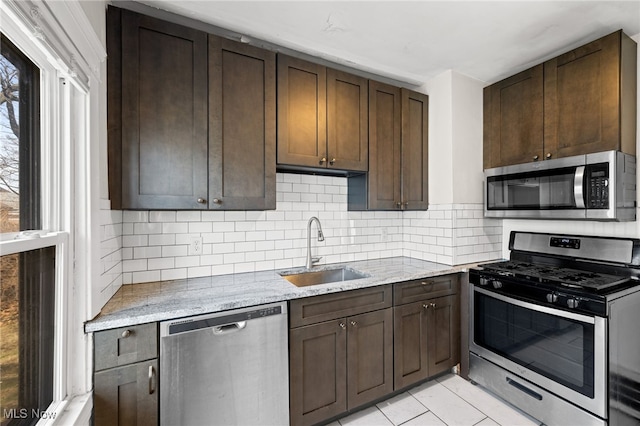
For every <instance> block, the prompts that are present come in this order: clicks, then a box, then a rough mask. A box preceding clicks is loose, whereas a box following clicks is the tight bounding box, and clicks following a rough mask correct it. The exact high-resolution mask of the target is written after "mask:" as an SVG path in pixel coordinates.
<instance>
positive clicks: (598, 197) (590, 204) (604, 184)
mask: <svg viewBox="0 0 640 426" xmlns="http://www.w3.org/2000/svg"><path fill="white" fill-rule="evenodd" d="M586 172H587V179H586V182H585V184H586V186H587V188H586V191H585V194H586V198H587V199H586V200H585V205H586V207H587V208H588V209H607V208H609V167H608V165H607V164H606V163H602V164H593V165H590V166H587V170H586Z"/></svg>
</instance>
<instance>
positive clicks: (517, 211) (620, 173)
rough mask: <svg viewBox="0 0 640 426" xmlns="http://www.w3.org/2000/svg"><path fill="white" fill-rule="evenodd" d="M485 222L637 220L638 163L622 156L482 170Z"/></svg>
mask: <svg viewBox="0 0 640 426" xmlns="http://www.w3.org/2000/svg"><path fill="white" fill-rule="evenodd" d="M484 213H485V216H486V217H497V218H531V219H584V220H609V221H633V220H635V219H636V158H635V156H633V155H629V154H624V153H622V152H618V151H606V152H599V153H595V154H587V155H578V156H574V157H566V158H558V159H554V160H546V161H540V162H533V163H526V164H518V165H514V166H506V167H497V168H494V169H486V170H485V171H484Z"/></svg>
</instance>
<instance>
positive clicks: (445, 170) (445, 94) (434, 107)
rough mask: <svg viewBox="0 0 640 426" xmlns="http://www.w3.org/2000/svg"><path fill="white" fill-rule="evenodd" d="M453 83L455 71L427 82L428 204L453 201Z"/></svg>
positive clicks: (444, 73) (447, 72)
mask: <svg viewBox="0 0 640 426" xmlns="http://www.w3.org/2000/svg"><path fill="white" fill-rule="evenodd" d="M452 85H453V71H445V72H443V73H442V74H440V75H438V76H436V77H434V78H432V79H431V80H429V81H428V82H427V84H425V89H426V90H425V92H426V93H427V94H428V95H429V177H430V179H429V204H451V203H453V181H452V180H451V167H452V164H453V150H452V147H451V144H452V141H453V98H452ZM436 177H437V178H436Z"/></svg>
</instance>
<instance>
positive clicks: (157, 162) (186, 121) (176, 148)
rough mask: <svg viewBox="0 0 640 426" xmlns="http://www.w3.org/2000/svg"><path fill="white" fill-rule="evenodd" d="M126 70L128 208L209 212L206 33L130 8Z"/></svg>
mask: <svg viewBox="0 0 640 426" xmlns="http://www.w3.org/2000/svg"><path fill="white" fill-rule="evenodd" d="M111 53H112V52H110V56H111ZM121 70H122V116H121V120H122V158H121V159H122V208H130V209H204V208H207V205H206V202H204V200H206V198H207V35H206V34H205V33H204V32H201V31H196V30H193V29H190V28H186V27H182V26H180V25H175V24H172V23H168V22H165V21H161V20H158V19H154V18H151V17H148V16H143V15H139V14H137V13H133V12H129V11H126V10H123V11H122V67H121ZM116 161H117V159H116ZM198 199H200V200H201V202H198Z"/></svg>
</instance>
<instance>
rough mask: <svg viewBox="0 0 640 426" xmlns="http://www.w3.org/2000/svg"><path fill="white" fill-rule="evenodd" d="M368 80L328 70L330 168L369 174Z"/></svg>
mask: <svg viewBox="0 0 640 426" xmlns="http://www.w3.org/2000/svg"><path fill="white" fill-rule="evenodd" d="M367 90H368V89H367V79H365V78H362V77H358V76H356V75H353V74H348V73H345V72H341V71H338V70H334V69H331V68H329V69H327V155H328V157H327V158H328V164H327V167H328V168H332V169H341V170H356V171H363V172H366V171H367V169H368V164H369V133H368V122H369V118H368V113H369V112H368V96H369V95H368V92H367Z"/></svg>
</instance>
